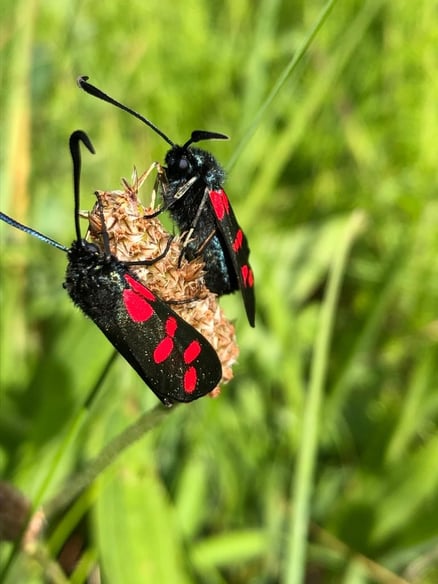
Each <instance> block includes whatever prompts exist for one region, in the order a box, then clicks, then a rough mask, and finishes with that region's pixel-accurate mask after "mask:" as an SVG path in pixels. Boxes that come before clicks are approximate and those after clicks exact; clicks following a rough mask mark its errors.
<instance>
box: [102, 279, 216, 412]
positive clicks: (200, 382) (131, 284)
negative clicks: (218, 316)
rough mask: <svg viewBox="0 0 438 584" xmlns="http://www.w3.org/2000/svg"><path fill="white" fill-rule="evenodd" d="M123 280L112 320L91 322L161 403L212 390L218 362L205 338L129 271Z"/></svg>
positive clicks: (190, 397) (185, 399)
mask: <svg viewBox="0 0 438 584" xmlns="http://www.w3.org/2000/svg"><path fill="white" fill-rule="evenodd" d="M124 280H125V282H126V285H127V287H126V288H125V289H124V290H123V293H122V297H121V301H120V303H119V306H118V307H117V309H116V310H115V313H114V323H113V324H112V325H111V326H108V322H105V323H104V327H105V328H103V327H101V326H100V324H99V323H98V322H96V324H97V325H98V326H99V327H100V328H102V330H103V332H104V333H105V335H106V336H107V337H108V339H109V340H110V341H111V342H112V343H113V345H114V346H115V347H116V349H117V350H118V351H119V352H120V353H121V354H122V355H123V357H125V359H126V360H127V361H128V362H129V363H130V365H131V366H132V367H133V368H134V369H135V370H136V371H137V373H138V374H139V375H140V377H141V378H142V379H143V380H144V381H145V382H146V383H147V384H148V385H149V387H150V388H151V389H152V390H153V391H154V393H155V394H156V395H157V396H158V397H159V398H160V399H161V401H162V402H163V403H165V404H166V405H169V404H171V403H172V402H174V401H179V402H190V401H193V400H195V399H198V398H200V397H202V396H204V395H206V394H207V393H209V392H210V391H212V390H213V389H214V388H215V387H216V386H217V385H218V384H219V381H220V379H221V375H222V367H221V364H220V361H219V358H218V356H217V354H216V352H215V350H214V349H213V347H212V346H211V345H210V343H209V342H208V341H207V340H206V339H205V338H204V337H203V336H202V335H201V334H200V333H198V332H197V331H196V329H194V328H193V327H192V326H191V325H189V324H188V323H187V322H186V321H185V320H183V319H182V318H181V317H180V316H178V315H177V314H176V313H175V312H173V311H172V310H171V309H170V308H169V306H168V305H167V304H165V303H164V302H163V301H162V300H159V299H158V298H157V297H156V296H155V295H154V294H153V293H152V292H151V291H150V290H149V289H148V288H146V287H145V286H144V285H143V284H141V283H140V282H139V281H138V280H137V279H136V278H134V277H133V276H132V275H131V274H129V273H126V274H125V275H124ZM128 339H129V342H127V340H128Z"/></svg>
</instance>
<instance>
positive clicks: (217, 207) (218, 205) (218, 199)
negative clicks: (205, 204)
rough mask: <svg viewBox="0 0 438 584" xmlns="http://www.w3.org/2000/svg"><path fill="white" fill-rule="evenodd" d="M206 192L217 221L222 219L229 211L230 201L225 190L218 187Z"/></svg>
mask: <svg viewBox="0 0 438 584" xmlns="http://www.w3.org/2000/svg"><path fill="white" fill-rule="evenodd" d="M208 194H209V197H210V202H211V204H212V206H213V211H214V213H215V215H216V217H217V218H218V219H219V221H222V219H223V218H224V216H225V215H228V213H229V211H230V201H229V200H228V197H227V195H226V194H225V191H224V190H223V189H220V191H210V192H209V193H208Z"/></svg>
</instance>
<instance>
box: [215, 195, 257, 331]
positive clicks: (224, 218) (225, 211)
mask: <svg viewBox="0 0 438 584" xmlns="http://www.w3.org/2000/svg"><path fill="white" fill-rule="evenodd" d="M208 195H209V199H210V203H211V207H212V209H213V213H214V215H215V217H216V221H217V226H218V228H219V230H220V232H221V233H222V235H223V238H224V241H225V244H226V246H227V250H228V252H229V255H230V258H231V262H232V264H233V268H234V270H235V273H236V277H237V280H238V282H239V288H240V291H241V293H242V297H243V303H244V305H245V310H246V314H247V316H248V321H249V323H250V325H251V326H254V320H255V294H254V274H253V271H252V269H251V266H250V265H249V246H248V241H247V239H246V236H245V234H244V233H243V231H242V229H241V228H240V227H239V224H238V223H237V219H236V216H235V214H234V211H233V209H232V207H231V205H230V201H229V200H228V197H227V194H226V193H225V191H224V190H223V189H218V190H209V192H208Z"/></svg>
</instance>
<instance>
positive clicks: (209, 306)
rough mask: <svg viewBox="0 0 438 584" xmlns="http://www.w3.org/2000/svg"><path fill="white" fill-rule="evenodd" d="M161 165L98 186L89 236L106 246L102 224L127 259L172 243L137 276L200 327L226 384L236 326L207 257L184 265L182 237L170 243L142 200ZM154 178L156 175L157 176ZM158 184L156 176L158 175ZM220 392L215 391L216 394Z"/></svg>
mask: <svg viewBox="0 0 438 584" xmlns="http://www.w3.org/2000/svg"><path fill="white" fill-rule="evenodd" d="M154 170H159V169H158V168H157V166H156V164H154V165H152V166H151V168H150V169H149V170H148V171H146V172H144V173H143V174H142V175H141V176H137V173H136V171H135V170H134V174H133V178H132V180H131V184H129V183H128V182H127V181H126V180H124V179H123V181H122V183H123V188H122V189H121V190H111V191H97V192H96V195H97V198H98V203H96V205H95V206H94V208H93V209H92V211H90V212H89V213H87V214H86V216H87V217H88V221H89V231H88V236H89V237H90V239H91V241H93V242H95V243H97V244H98V245H99V247H101V248H102V247H103V241H102V235H101V234H102V231H103V229H102V225H104V226H105V233H106V234H107V236H108V239H109V244H110V248H111V250H112V251H113V254H114V255H115V256H116V257H117V258H118V259H119V260H121V261H132V260H136V261H139V262H140V261H141V260H142V259H144V258H146V259H148V258H151V256H152V255H156V253H158V252H157V250H162V249H164V248H167V250H168V251H167V254H166V256H165V257H164V258H163V259H162V260H160V261H159V262H155V263H153V264H150V265H141V264H140V265H135V266H133V267H131V270H132V271H133V272H134V273H135V275H136V277H137V278H138V279H139V280H140V281H141V282H142V283H143V284H144V285H145V286H147V288H149V289H150V290H151V291H152V292H153V293H155V294H156V295H157V296H159V297H160V299H161V300H164V301H165V302H167V303H169V304H170V306H171V308H172V309H173V310H174V311H175V312H176V313H177V314H179V316H181V317H182V318H183V319H184V320H185V321H187V322H188V323H189V324H191V325H192V326H193V327H195V328H196V329H197V331H198V332H200V333H201V334H202V335H203V336H204V337H205V338H206V339H207V340H208V341H209V342H210V344H211V345H212V346H213V347H214V349H215V351H216V352H217V354H218V356H219V359H220V361H221V363H222V379H221V385H222V384H223V383H225V382H228V381H230V379H232V377H233V371H232V367H233V365H234V363H235V362H236V359H237V356H238V352H239V351H238V347H237V345H236V339H235V329H234V326H233V324H232V323H230V322H229V320H228V319H227V318H226V316H225V314H224V312H223V310H222V308H221V307H220V306H219V305H218V298H217V296H216V295H215V294H213V293H212V292H210V291H209V290H208V289H207V288H206V286H205V282H204V279H203V269H204V263H203V261H202V258H200V257H198V258H196V259H195V260H193V261H191V262H188V261H187V260H185V259H183V260H182V262H181V265H179V257H180V254H181V241H180V238H179V237H174V238H173V239H172V240H171V243H170V245H168V243H167V242H168V239H169V233H168V231H167V230H166V229H165V228H164V226H163V224H162V223H161V221H160V220H159V217H155V218H152V219H149V218H146V216H147V215H150V214H151V213H153V211H154V206H155V196H156V194H155V192H152V203H151V205H150V206H148V207H144V206H143V204H142V203H141V201H140V200H139V189H140V188H141V187H142V185H143V184H144V183H145V182H146V180H148V177H151V174H152V171H154ZM152 178H153V175H152ZM155 184H156V180H155ZM218 393H219V391H218V390H214V392H213V393H210V394H209V395H210V396H215V395H217V394H218Z"/></svg>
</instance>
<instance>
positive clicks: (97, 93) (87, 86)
mask: <svg viewBox="0 0 438 584" xmlns="http://www.w3.org/2000/svg"><path fill="white" fill-rule="evenodd" d="M88 79H89V77H88V76H87V75H82V76H81V77H78V79H77V84H78V85H79V87H80V88H81V89H83V90H84V91H85V92H86V93H89V94H90V95H92V96H94V97H97V98H98V99H101V100H102V101H106V102H108V103H110V104H112V105H115V106H116V107H118V108H119V109H121V110H123V111H125V112H128V114H131V115H132V116H134V117H135V118H137V119H138V120H140V121H141V122H143V123H144V124H146V125H147V126H149V127H150V128H151V129H152V130H153V131H154V132H156V133H157V134H158V135H159V136H161V137H162V138H163V140H165V141H166V142H167V143H168V144H170V145H171V146H175V144H174V143H173V142H172V140H171V139H170V138H169V137H168V136H166V134H165V133H164V132H162V131H161V130H160V129H159V128H157V126H156V125H155V124H153V123H152V122H151V121H149V120H148V119H147V118H145V117H144V116H142V115H141V114H139V113H138V112H136V111H135V110H133V109H131V108H130V107H128V106H126V105H123V103H120V102H119V101H116V100H115V99H113V98H112V97H110V96H109V95H107V94H106V93H104V92H103V91H101V90H100V89H98V88H97V87H95V86H94V85H91V83H87V80H88Z"/></svg>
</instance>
